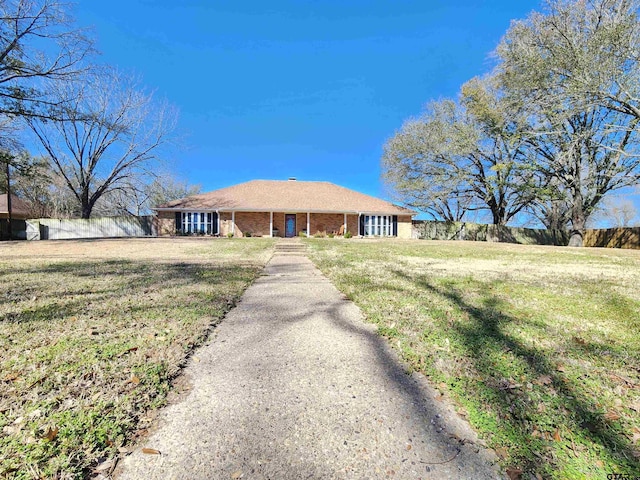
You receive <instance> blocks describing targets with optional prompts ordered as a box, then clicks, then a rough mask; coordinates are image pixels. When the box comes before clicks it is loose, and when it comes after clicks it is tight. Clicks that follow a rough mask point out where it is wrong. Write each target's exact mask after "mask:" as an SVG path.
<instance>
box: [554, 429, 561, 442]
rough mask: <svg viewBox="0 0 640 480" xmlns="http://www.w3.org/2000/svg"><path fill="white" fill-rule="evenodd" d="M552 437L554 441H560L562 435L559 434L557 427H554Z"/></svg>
mask: <svg viewBox="0 0 640 480" xmlns="http://www.w3.org/2000/svg"><path fill="white" fill-rule="evenodd" d="M553 439H554V440H555V441H556V442H561V441H562V437H561V436H560V430H558V429H557V428H556V431H555V432H553Z"/></svg>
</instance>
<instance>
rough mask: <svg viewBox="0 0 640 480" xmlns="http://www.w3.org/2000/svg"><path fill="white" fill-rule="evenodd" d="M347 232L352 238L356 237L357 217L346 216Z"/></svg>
mask: <svg viewBox="0 0 640 480" xmlns="http://www.w3.org/2000/svg"><path fill="white" fill-rule="evenodd" d="M347 231H348V232H350V233H351V235H353V236H354V237H356V236H357V235H358V215H347Z"/></svg>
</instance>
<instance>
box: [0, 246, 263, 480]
mask: <svg viewBox="0 0 640 480" xmlns="http://www.w3.org/2000/svg"><path fill="white" fill-rule="evenodd" d="M272 245H273V241H272V240H266V239H265V240H262V239H250V240H243V239H233V240H228V239H186V238H175V239H122V240H95V241H89V240H87V241H58V242H3V243H0V285H2V288H1V289H0V478H21V479H22V478H25V479H26V478H29V479H31V478H33V479H36V478H81V477H84V476H87V475H90V474H91V473H92V472H93V473H96V472H98V473H103V474H108V473H109V471H110V470H111V469H112V468H113V466H114V462H113V459H114V458H115V457H116V456H117V455H118V454H124V453H126V452H127V446H128V443H129V442H130V441H131V439H132V437H133V436H134V435H135V434H136V433H141V432H143V431H144V429H145V427H146V426H148V425H149V424H150V422H151V418H152V415H151V414H150V412H151V411H153V409H156V408H157V407H159V406H160V405H162V404H163V403H164V402H165V400H166V397H167V393H168V391H169V389H170V385H171V381H172V379H173V378H174V377H175V376H176V375H177V373H178V371H179V369H180V368H181V367H182V366H183V365H184V363H185V361H186V359H187V357H188V355H189V354H190V352H192V351H193V349H194V347H196V346H197V345H199V344H201V343H202V342H203V341H204V340H205V339H206V337H207V335H208V333H209V331H210V330H211V328H212V326H214V325H215V324H216V322H218V321H219V320H220V319H221V318H222V317H223V315H224V314H225V313H226V312H227V311H228V310H229V309H230V308H231V307H232V306H233V305H234V303H235V302H236V300H237V299H238V297H239V296H240V295H241V294H242V292H243V291H244V290H245V288H246V287H247V286H248V285H249V284H250V283H251V282H252V281H253V280H254V279H255V278H256V276H257V275H258V274H259V272H260V271H261V269H262V267H263V266H264V264H265V263H266V261H267V260H268V259H269V258H270V256H271V252H272V249H271V247H272Z"/></svg>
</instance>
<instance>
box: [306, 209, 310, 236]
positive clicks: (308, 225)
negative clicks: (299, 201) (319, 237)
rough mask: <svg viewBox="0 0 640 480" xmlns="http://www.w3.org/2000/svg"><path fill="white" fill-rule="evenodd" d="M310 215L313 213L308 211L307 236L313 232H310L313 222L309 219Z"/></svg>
mask: <svg viewBox="0 0 640 480" xmlns="http://www.w3.org/2000/svg"><path fill="white" fill-rule="evenodd" d="M310 216H311V213H309V212H307V238H309V237H310V236H311V235H310V233H311V232H309V230H310V229H311V222H310V221H309V219H310Z"/></svg>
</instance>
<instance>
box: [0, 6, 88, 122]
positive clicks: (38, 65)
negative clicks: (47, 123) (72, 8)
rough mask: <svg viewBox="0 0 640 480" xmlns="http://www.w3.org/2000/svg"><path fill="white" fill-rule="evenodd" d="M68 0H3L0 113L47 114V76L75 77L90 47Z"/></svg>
mask: <svg viewBox="0 0 640 480" xmlns="http://www.w3.org/2000/svg"><path fill="white" fill-rule="evenodd" d="M67 10H68V4H64V3H59V2H57V1H52V0H41V1H38V0H2V1H0V114H2V115H10V116H15V115H17V116H45V117H46V116H48V115H50V113H51V111H50V107H51V106H52V101H53V102H54V103H55V102H56V101H59V100H60V99H56V100H52V98H51V97H50V96H48V95H46V90H47V88H48V85H47V82H49V81H51V80H64V79H69V78H73V77H74V76H76V75H77V74H78V73H79V72H80V71H82V70H84V67H83V60H84V59H85V58H86V57H87V55H88V54H89V53H91V52H92V42H91V41H90V39H89V38H88V37H87V36H86V32H85V31H82V30H79V29H78V28H76V27H75V26H74V24H73V20H72V18H71V17H70V16H69V15H68V13H67Z"/></svg>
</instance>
